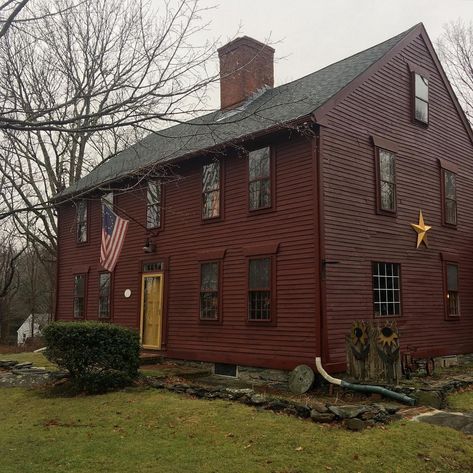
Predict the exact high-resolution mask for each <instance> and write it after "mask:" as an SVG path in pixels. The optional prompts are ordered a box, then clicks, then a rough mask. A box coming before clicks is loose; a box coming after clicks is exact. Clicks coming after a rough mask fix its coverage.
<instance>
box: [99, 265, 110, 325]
mask: <svg viewBox="0 0 473 473" xmlns="http://www.w3.org/2000/svg"><path fill="white" fill-rule="evenodd" d="M111 281H112V275H111V273H109V272H107V273H100V274H99V318H100V319H108V318H109V317H110V288H111Z"/></svg>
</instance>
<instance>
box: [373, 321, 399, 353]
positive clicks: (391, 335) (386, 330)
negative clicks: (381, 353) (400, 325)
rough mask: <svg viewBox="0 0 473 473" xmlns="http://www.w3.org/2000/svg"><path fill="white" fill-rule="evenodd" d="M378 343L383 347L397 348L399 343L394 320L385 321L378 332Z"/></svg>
mask: <svg viewBox="0 0 473 473" xmlns="http://www.w3.org/2000/svg"><path fill="white" fill-rule="evenodd" d="M378 343H379V344H380V345H382V346H383V348H385V347H390V348H395V347H396V348H397V347H398V345H399V335H398V332H397V326H396V322H386V324H385V325H384V327H381V328H380V329H379V332H378Z"/></svg>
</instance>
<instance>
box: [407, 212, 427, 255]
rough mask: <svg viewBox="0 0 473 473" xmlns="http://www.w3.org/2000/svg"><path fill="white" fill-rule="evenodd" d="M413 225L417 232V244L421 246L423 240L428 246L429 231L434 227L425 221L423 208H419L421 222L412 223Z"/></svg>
mask: <svg viewBox="0 0 473 473" xmlns="http://www.w3.org/2000/svg"><path fill="white" fill-rule="evenodd" d="M411 227H412V228H413V229H414V230H415V231H416V232H417V246H416V248H419V246H420V244H421V243H422V242H423V243H424V245H425V246H426V247H427V248H428V247H429V245H428V243H427V232H428V231H429V230H430V229H431V228H432V227H429V226H428V225H426V224H425V223H424V217H423V215H422V210H419V223H411Z"/></svg>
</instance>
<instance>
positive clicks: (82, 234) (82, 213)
mask: <svg viewBox="0 0 473 473" xmlns="http://www.w3.org/2000/svg"><path fill="white" fill-rule="evenodd" d="M76 239H77V242H78V243H85V242H86V241H87V201H86V200H79V202H77V204H76Z"/></svg>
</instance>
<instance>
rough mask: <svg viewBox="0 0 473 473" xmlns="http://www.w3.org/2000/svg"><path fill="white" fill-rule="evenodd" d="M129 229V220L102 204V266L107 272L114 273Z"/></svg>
mask: <svg viewBox="0 0 473 473" xmlns="http://www.w3.org/2000/svg"><path fill="white" fill-rule="evenodd" d="M127 229H128V220H125V219H123V218H120V217H119V216H118V215H117V214H115V213H114V212H113V211H112V209H111V208H110V207H109V206H108V205H105V204H102V245H101V248H100V264H101V265H102V266H103V267H104V268H105V269H106V270H107V271H110V272H112V271H113V269H114V268H115V265H116V264H117V261H118V257H119V256H120V252H121V251H122V246H123V242H124V241H125V235H126V231H127Z"/></svg>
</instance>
